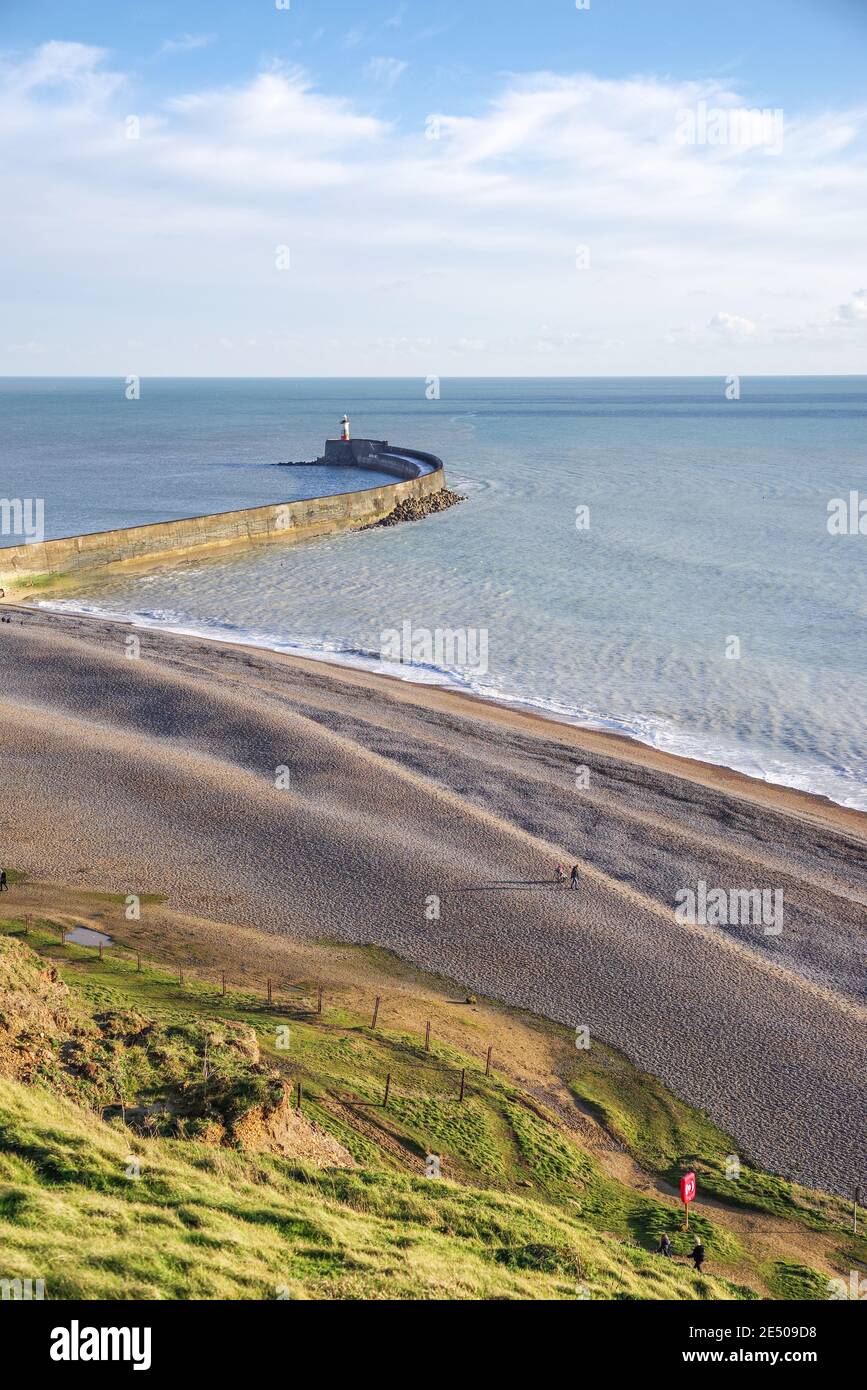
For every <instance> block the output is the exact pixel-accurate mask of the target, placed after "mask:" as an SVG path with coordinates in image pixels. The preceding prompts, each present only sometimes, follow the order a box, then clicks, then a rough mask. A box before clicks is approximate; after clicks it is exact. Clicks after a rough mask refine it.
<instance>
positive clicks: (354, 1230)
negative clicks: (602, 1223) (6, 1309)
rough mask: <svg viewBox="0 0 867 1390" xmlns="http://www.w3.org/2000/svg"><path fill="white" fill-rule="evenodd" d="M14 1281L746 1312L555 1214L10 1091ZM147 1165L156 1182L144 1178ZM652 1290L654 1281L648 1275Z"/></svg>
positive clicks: (4, 1213) (64, 1286)
mask: <svg viewBox="0 0 867 1390" xmlns="http://www.w3.org/2000/svg"><path fill="white" fill-rule="evenodd" d="M0 1148H2V1154H0V1242H2V1249H3V1256H2V1266H3V1268H2V1274H3V1277H4V1278H16V1277H18V1278H27V1277H30V1278H43V1279H45V1282H46V1290H47V1295H48V1297H50V1298H82V1297H83V1298H100V1299H108V1298H120V1299H124V1298H129V1299H148V1298H170V1299H185V1298H260V1299H261V1298H277V1297H278V1296H280V1297H292V1298H330V1299H354V1298H364V1299H380V1298H389V1299H393V1298H400V1299H419V1298H425V1299H431V1298H497V1299H501V1298H508V1299H549V1298H551V1299H554V1298H556V1299H563V1298H574V1297H577V1296H578V1291H579V1289H580V1288H582V1287H586V1288H587V1290H588V1292H589V1294H590V1296H591V1297H594V1298H643V1297H649V1296H653V1297H664V1298H665V1297H667V1298H675V1299H695V1298H731V1297H737V1296H739V1294H740V1295H742V1294H744V1292H745V1291H744V1290H738V1289H737V1288H736V1287H735V1286H732V1285H729V1284H728V1283H727V1282H726V1281H724V1280H720V1279H715V1278H713V1277H709V1278H701V1279H699V1278H697V1277H696V1276H694V1275H693V1274H692V1273H691V1272H690V1271H689V1270H688V1269H686V1268H685V1267H679V1266H669V1265H668V1264H667V1262H666V1264H665V1266H664V1267H663V1264H662V1262H661V1261H658V1262H655V1263H654V1262H652V1261H651V1259H650V1258H649V1257H648V1256H647V1255H646V1254H645V1253H644V1252H643V1251H641V1250H639V1249H637V1248H632V1247H629V1246H625V1245H623V1244H622V1243H620V1242H617V1241H614V1240H613V1239H606V1238H603V1237H600V1236H599V1235H597V1234H596V1233H595V1232H590V1231H588V1230H586V1229H582V1228H580V1227H579V1226H577V1225H576V1223H574V1222H572V1221H569V1220H567V1219H565V1218H564V1217H563V1216H562V1215H561V1214H559V1213H557V1212H556V1211H553V1210H552V1209H550V1208H547V1207H545V1206H544V1205H542V1204H539V1203H534V1202H532V1201H529V1200H521V1199H519V1198H515V1197H512V1196H509V1195H506V1194H502V1193H495V1192H489V1191H483V1190H479V1189H464V1188H460V1187H457V1186H455V1185H453V1184H450V1183H447V1182H443V1181H433V1180H426V1179H424V1178H417V1179H412V1178H409V1177H406V1176H401V1175H397V1174H392V1173H386V1172H382V1171H374V1170H362V1171H358V1172H354V1171H349V1170H325V1171H312V1170H306V1171H305V1170H304V1168H303V1167H300V1166H294V1165H291V1164H289V1163H287V1162H286V1161H285V1160H279V1159H274V1158H268V1157H265V1156H262V1157H260V1156H251V1155H248V1154H240V1153H237V1152H233V1151H231V1150H226V1149H215V1150H214V1149H207V1148H205V1147H204V1146H203V1145H200V1144H190V1143H183V1142H177V1141H175V1142H171V1141H167V1140H141V1139H132V1140H131V1138H130V1135H129V1134H128V1132H125V1131H124V1130H123V1129H122V1128H121V1127H120V1126H119V1125H118V1126H115V1125H108V1124H105V1123H103V1122H102V1121H101V1120H99V1119H98V1118H96V1116H94V1115H91V1114H88V1113H87V1112H86V1111H84V1110H82V1109H81V1108H80V1107H77V1106H75V1105H74V1104H73V1103H72V1102H70V1101H68V1100H66V1099H64V1098H63V1097H59V1096H57V1095H55V1094H52V1093H50V1092H48V1091H47V1090H45V1089H43V1088H41V1087H36V1086H34V1087H25V1086H21V1085H18V1084H16V1083H13V1082H9V1081H0ZM131 1152H135V1153H136V1154H137V1155H138V1157H139V1161H140V1165H141V1167H140V1172H141V1176H140V1177H139V1178H138V1179H135V1178H131V1177H129V1176H127V1174H128V1173H129V1172H130V1166H129V1159H130V1155H131ZM649 1276H650V1277H649Z"/></svg>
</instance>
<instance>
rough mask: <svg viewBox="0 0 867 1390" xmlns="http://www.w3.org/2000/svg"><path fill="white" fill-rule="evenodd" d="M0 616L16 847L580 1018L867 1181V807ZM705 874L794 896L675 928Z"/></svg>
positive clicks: (378, 694) (352, 675)
mask: <svg viewBox="0 0 867 1390" xmlns="http://www.w3.org/2000/svg"><path fill="white" fill-rule="evenodd" d="M3 616H4V618H5V617H8V618H9V619H11V621H10V622H8V623H6V622H4V624H3V625H2V627H0V741H2V754H3V790H4V796H3V798H2V809H0V846H2V849H0V854H2V857H3V858H4V859H5V861H6V862H7V864H11V865H14V866H15V867H18V868H23V869H26V870H28V871H30V872H31V873H34V874H38V875H39V876H40V877H43V878H53V879H57V880H61V881H65V882H70V883H79V884H82V885H87V886H92V887H100V888H110V889H113V890H115V891H120V892H142V893H144V892H151V893H164V894H167V895H168V897H169V900H170V902H171V904H172V905H173V906H175V907H176V908H177V909H178V910H180V911H186V912H190V913H193V914H195V913H200V914H201V915H207V916H212V917H214V918H216V919H218V920H222V921H226V922H230V921H232V920H234V921H242V922H245V923H248V924H249V925H251V926H254V927H259V928H262V929H265V930H268V931H272V932H279V933H283V934H286V935H294V936H298V937H306V938H308V939H309V938H317V939H322V938H329V939H332V940H333V939H340V940H345V941H352V942H376V943H378V944H381V945H384V946H388V947H390V948H392V949H394V950H396V951H398V952H399V953H400V954H401V955H402V956H404V957H405V958H406V959H408V960H411V961H413V962H414V963H416V964H418V965H420V966H422V967H423V968H425V969H428V970H433V971H436V970H442V971H443V972H445V973H447V974H449V975H451V976H453V977H455V978H457V979H459V980H462V981H464V982H465V984H466V986H467V987H468V988H471V989H474V990H475V991H477V992H479V993H486V994H489V995H492V996H495V997H498V998H500V999H503V1000H505V1001H507V1002H509V1003H514V1004H518V1005H521V1006H523V1007H528V1008H531V1009H533V1010H535V1011H536V1012H538V1013H540V1014H543V1015H545V1016H547V1017H550V1018H553V1019H556V1020H558V1021H561V1022H565V1023H567V1024H569V1025H571V1026H574V1025H578V1024H586V1025H588V1026H589V1028H590V1033H591V1038H592V1037H593V1036H594V1035H595V1036H597V1037H601V1038H604V1039H605V1040H607V1041H609V1042H611V1043H613V1044H615V1045H617V1046H619V1047H621V1048H623V1049H624V1051H626V1052H627V1053H629V1055H630V1056H631V1057H632V1058H634V1059H635V1060H636V1061H637V1062H638V1063H639V1064H640V1065H642V1066H643V1067H645V1068H646V1069H647V1070H648V1071H652V1072H654V1073H656V1074H657V1075H659V1076H661V1077H662V1078H663V1079H664V1080H665V1081H666V1082H667V1083H668V1084H669V1085H671V1086H672V1087H673V1089H674V1090H675V1091H677V1092H678V1093H679V1094H681V1095H683V1096H684V1097H686V1098H687V1099H688V1100H691V1101H692V1102H693V1103H695V1104H697V1105H699V1106H701V1107H702V1108H704V1109H705V1110H707V1111H708V1112H709V1113H710V1114H711V1115H712V1117H713V1118H714V1119H715V1120H717V1122H718V1123H720V1124H721V1125H722V1126H723V1127H724V1128H726V1129H727V1130H728V1131H730V1132H731V1133H732V1134H733V1135H734V1136H735V1137H736V1139H737V1140H738V1142H739V1144H740V1145H741V1146H742V1149H743V1152H744V1153H745V1154H752V1155H754V1156H755V1157H756V1158H758V1159H760V1160H761V1161H762V1162H763V1163H765V1164H766V1165H767V1166H769V1167H771V1168H773V1169H775V1170H777V1171H783V1172H786V1173H790V1174H792V1175H793V1176H797V1177H798V1178H799V1179H800V1180H802V1181H804V1182H806V1183H808V1184H810V1185H813V1186H819V1187H826V1188H829V1189H831V1190H834V1191H839V1192H843V1193H850V1192H851V1190H852V1187H853V1185H854V1183H855V1182H856V1181H858V1180H860V1179H862V1178H863V1177H864V1172H863V1167H862V1163H863V1159H862V1153H863V1135H864V1116H865V1097H864V1077H865V1075H867V1066H865V1063H867V1030H865V1026H864V1025H865V1009H864V983H865V974H864V953H863V948H864V942H865V935H867V932H865V928H867V907H865V904H867V816H865V815H863V814H862V813H859V812H855V811H848V810H846V809H844V808H841V807H836V806H833V805H832V804H830V803H828V802H825V801H823V800H821V799H819V798H814V797H810V796H807V795H805V794H804V793H800V792H795V791H789V790H787V789H785V788H780V787H772V786H769V785H767V784H765V783H761V782H756V781H753V780H751V779H749V778H746V777H743V776H742V775H740V774H737V773H732V772H728V771H726V770H725V769H718V768H714V767H710V766H708V765H706V764H701V763H694V762H691V761H689V760H683V759H678V758H675V757H672V756H671V755H668V754H663V753H660V752H657V751H655V750H652V749H647V748H644V747H642V746H641V745H638V744H635V743H632V742H630V741H628V740H625V739H621V738H618V737H616V736H613V735H606V734H597V733H588V732H586V731H584V730H578V729H574V728H572V727H570V726H567V725H563V724H559V723H555V722H551V721H548V720H545V719H542V718H540V717H538V716H535V715H532V714H528V713H525V712H523V711H513V710H510V709H507V708H504V707H501V706H494V705H487V704H484V703H482V702H479V701H475V700H472V699H470V698H468V697H465V696H462V695H459V694H456V693H454V692H450V691H445V690H438V689H430V688H429V687H420V686H415V685H409V684H406V683H402V682H397V681H393V680H388V679H387V678H383V677H376V676H371V675H368V674H366V673H362V672H357V671H347V670H342V669H338V668H335V667H332V666H327V667H326V666H324V665H322V664H318V663H314V662H306V661H302V660H299V659H297V658H289V657H283V656H280V655H278V654H275V653H272V652H265V651H259V650H252V649H249V648H240V647H230V646H227V645H223V644H215V643H209V642H206V641H204V640H202V639H198V638H185V637H180V636H175V635H172V634H167V633H154V632H150V631H143V630H141V629H136V633H135V635H136V636H137V637H138V638H139V640H140V642H141V652H142V655H141V658H140V659H138V660H129V659H127V657H126V656H125V649H124V642H125V638H126V637H127V635H128V633H129V631H130V630H129V629H128V628H126V627H124V626H123V625H121V624H114V623H110V622H107V621H104V620H95V619H86V618H72V617H67V616H63V617H62V618H61V617H59V616H58V615H56V614H50V613H47V612H40V611H39V610H35V609H15V608H11V607H6V608H5V609H4V610H3ZM577 764H584V765H586V766H588V767H589V768H590V773H591V775H590V786H589V788H588V789H586V790H583V791H576V789H575V781H574V768H575V766H576V765H577ZM280 767H284V768H288V769H289V776H288V783H289V785H288V789H281V788H278V787H277V786H275V777H276V776H277V769H278V768H280ZM281 780H285V777H284V778H281ZM559 859H563V860H564V861H566V862H569V863H574V862H578V863H579V864H580V865H581V890H580V892H578V893H574V892H568V891H566V890H563V889H558V888H555V887H554V886H553V884H552V883H551V878H552V874H553V867H554V864H555V863H556V862H557V861H558V860H559ZM700 879H704V880H705V881H706V882H707V883H708V884H709V885H711V886H714V887H717V886H718V887H723V888H725V889H731V888H738V889H752V888H767V889H771V890H781V891H782V892H783V894H784V900H785V919H784V927H783V931H782V933H781V934H780V935H778V936H769V935H767V934H765V933H764V931H763V929H762V927H761V926H755V927H754V926H731V927H713V926H689V925H685V924H682V923H680V922H678V921H676V919H675V917H674V913H673V905H674V902H675V894H676V892H677V891H678V889H680V888H683V887H694V886H695V884H696V883H697V882H698V880H700ZM12 896H13V895H10V899H11V898H12ZM433 896H435V898H436V899H438V901H439V913H440V915H439V918H438V919H437V918H431V916H430V915H429V912H430V905H431V901H432V897H433ZM3 906H4V909H5V908H6V903H5V901H4V904H3ZM11 906H12V904H11V901H10V908H11ZM426 908H427V909H428V911H427V912H426Z"/></svg>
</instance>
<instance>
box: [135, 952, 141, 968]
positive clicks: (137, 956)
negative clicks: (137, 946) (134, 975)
mask: <svg viewBox="0 0 867 1390" xmlns="http://www.w3.org/2000/svg"><path fill="white" fill-rule="evenodd" d="M135 968H136V970H141V952H140V951H136V953H135Z"/></svg>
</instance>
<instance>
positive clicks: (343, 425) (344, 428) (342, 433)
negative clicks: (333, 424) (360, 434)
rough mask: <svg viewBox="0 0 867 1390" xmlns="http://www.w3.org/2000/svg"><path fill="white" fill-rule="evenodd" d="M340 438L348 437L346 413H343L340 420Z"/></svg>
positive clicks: (347, 417)
mask: <svg viewBox="0 0 867 1390" xmlns="http://www.w3.org/2000/svg"><path fill="white" fill-rule="evenodd" d="M340 438H341V439H348V438H349V416H348V415H344V417H343V419H342V420H341V421H340Z"/></svg>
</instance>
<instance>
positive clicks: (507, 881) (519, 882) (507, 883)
mask: <svg viewBox="0 0 867 1390" xmlns="http://www.w3.org/2000/svg"><path fill="white" fill-rule="evenodd" d="M564 886H565V885H564V884H562V883H557V882H555V881H554V880H553V879H550V878H503V879H498V880H497V881H496V882H495V883H474V884H472V885H471V886H469V887H467V888H456V889H455V890H454V891H455V892H456V893H494V892H500V893H507V892H508V891H509V889H510V888H551V889H556V890H557V891H560V892H562V891H563V889H564Z"/></svg>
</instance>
